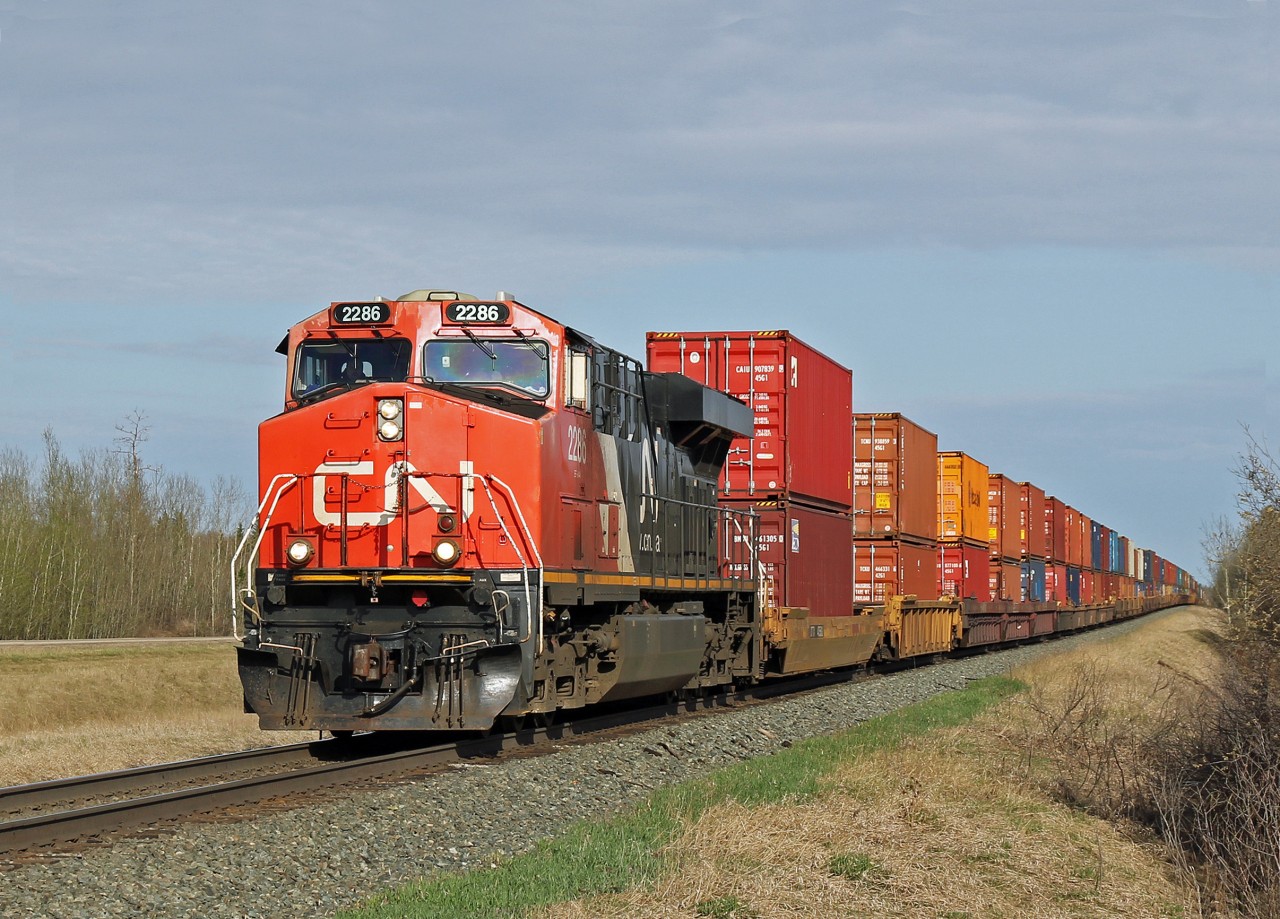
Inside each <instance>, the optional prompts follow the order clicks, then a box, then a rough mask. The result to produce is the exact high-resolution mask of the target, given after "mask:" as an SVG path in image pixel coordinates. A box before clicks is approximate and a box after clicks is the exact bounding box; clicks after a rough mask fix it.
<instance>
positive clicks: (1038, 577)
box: [1018, 558, 1048, 603]
mask: <svg viewBox="0 0 1280 919" xmlns="http://www.w3.org/2000/svg"><path fill="white" fill-rule="evenodd" d="M1047 570H1048V566H1046V565H1045V563H1044V561H1042V560H1041V559H1036V558H1028V559H1024V560H1023V562H1022V594H1021V596H1020V597H1019V598H1018V599H1020V600H1022V602H1024V603H1040V602H1043V601H1044V600H1045V598H1046V596H1047V589H1048V585H1047V584H1046V583H1045V582H1046V575H1047Z"/></svg>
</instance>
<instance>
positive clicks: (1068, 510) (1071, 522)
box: [1063, 504, 1084, 568]
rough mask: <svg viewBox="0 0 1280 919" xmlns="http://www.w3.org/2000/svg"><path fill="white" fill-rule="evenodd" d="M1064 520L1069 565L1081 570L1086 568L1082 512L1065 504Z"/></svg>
mask: <svg viewBox="0 0 1280 919" xmlns="http://www.w3.org/2000/svg"><path fill="white" fill-rule="evenodd" d="M1063 518H1064V523H1065V526H1066V528H1067V560H1066V561H1067V564H1068V565H1070V566H1072V567H1073V568H1081V567H1083V566H1084V543H1082V542H1081V540H1080V512H1079V511H1078V510H1076V509H1075V508H1074V507H1072V506H1071V505H1070V504H1064V505H1063Z"/></svg>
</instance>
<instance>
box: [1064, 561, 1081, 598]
mask: <svg viewBox="0 0 1280 919" xmlns="http://www.w3.org/2000/svg"><path fill="white" fill-rule="evenodd" d="M1067 602H1068V603H1074V604H1075V605H1076V606H1079V605H1080V569H1079V568H1076V567H1075V566H1068V568H1067Z"/></svg>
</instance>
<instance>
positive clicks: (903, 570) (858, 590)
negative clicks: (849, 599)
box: [853, 539, 938, 604]
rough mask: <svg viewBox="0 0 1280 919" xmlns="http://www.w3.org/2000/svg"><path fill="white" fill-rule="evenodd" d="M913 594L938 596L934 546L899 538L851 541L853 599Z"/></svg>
mask: <svg viewBox="0 0 1280 919" xmlns="http://www.w3.org/2000/svg"><path fill="white" fill-rule="evenodd" d="M910 594H914V595H915V597H916V599H917V600H936V599H938V548H937V546H936V545H917V544H915V543H909V542H903V541H902V540H899V539H855V540H854V541H853V602H854V603H860V604H872V603H875V604H879V603H884V602H885V601H886V600H887V599H889V597H892V596H895V595H898V596H905V595H910Z"/></svg>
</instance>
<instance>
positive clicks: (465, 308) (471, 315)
mask: <svg viewBox="0 0 1280 919" xmlns="http://www.w3.org/2000/svg"><path fill="white" fill-rule="evenodd" d="M444 321H445V322H452V323H456V324H457V325H506V324H507V323H509V322H510V321H511V307H509V306H507V304H505V303H480V302H477V301H475V300H456V301H454V302H453V303H449V304H446V305H445V308H444Z"/></svg>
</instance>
